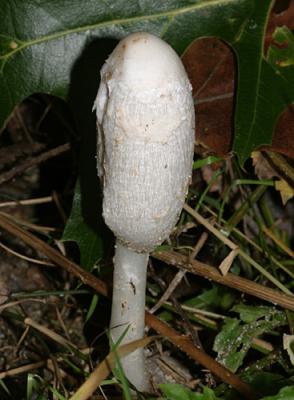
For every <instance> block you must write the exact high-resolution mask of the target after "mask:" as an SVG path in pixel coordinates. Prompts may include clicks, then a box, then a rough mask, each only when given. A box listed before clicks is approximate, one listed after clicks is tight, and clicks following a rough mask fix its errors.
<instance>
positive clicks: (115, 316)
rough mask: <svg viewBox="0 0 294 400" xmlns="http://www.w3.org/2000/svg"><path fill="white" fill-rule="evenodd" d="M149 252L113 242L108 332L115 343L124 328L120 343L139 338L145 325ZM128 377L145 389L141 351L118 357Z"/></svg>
mask: <svg viewBox="0 0 294 400" xmlns="http://www.w3.org/2000/svg"><path fill="white" fill-rule="evenodd" d="M148 258H149V254H148V253H136V252H134V251H133V250H130V249H128V248H127V247H125V246H124V245H123V244H121V243H120V242H119V241H117V242H116V248H115V256H114V273H113V294H112V309H111V321H110V331H111V337H112V340H113V342H114V343H116V342H117V341H118V340H119V338H120V337H121V336H122V335H123V333H124V332H125V331H126V329H127V332H126V333H125V335H124V337H123V339H122V342H121V344H125V343H128V342H131V341H133V340H137V339H142V338H143V336H144V326H145V291H146V275H147V264H148ZM121 364H122V367H123V370H124V373H125V375H126V377H127V378H128V380H129V381H130V382H131V383H132V384H133V385H134V386H135V387H136V388H137V389H138V390H140V391H144V390H146V389H147V386H148V385H147V379H146V372H145V363H144V350H143V348H140V349H138V350H135V351H134V352H132V353H131V354H129V355H128V356H126V357H124V358H122V359H121Z"/></svg>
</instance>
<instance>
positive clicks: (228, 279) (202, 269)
mask: <svg viewBox="0 0 294 400" xmlns="http://www.w3.org/2000/svg"><path fill="white" fill-rule="evenodd" d="M152 257H153V258H156V259H158V260H161V261H164V262H165V263H167V264H169V265H173V266H176V267H181V268H184V269H186V270H187V271H189V272H191V273H193V274H195V275H200V276H202V277H204V278H206V279H208V280H212V281H214V282H217V283H220V284H221V285H225V286H228V287H230V288H232V289H236V290H239V291H240V292H244V293H247V294H250V295H252V296H255V297H258V298H260V299H262V300H266V301H269V302H270V303H273V304H274V305H279V306H281V307H285V308H288V309H289V310H292V311H294V296H289V295H287V294H284V293H282V292H278V291H276V290H274V289H270V288H267V287H265V286H262V285H259V284H258V283H255V282H252V281H250V280H249V279H246V278H241V277H239V276H237V275H233V274H231V273H228V274H227V275H226V276H223V275H222V274H221V273H220V272H219V271H218V270H217V269H216V268H215V267H212V266H210V265H208V264H204V263H201V262H199V261H191V260H189V258H188V257H187V256H184V255H181V254H179V253H175V252H155V253H153V254H152Z"/></svg>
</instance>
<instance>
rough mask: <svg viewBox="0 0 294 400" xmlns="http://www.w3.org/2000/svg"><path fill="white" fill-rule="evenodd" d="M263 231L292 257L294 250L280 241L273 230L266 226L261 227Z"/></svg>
mask: <svg viewBox="0 0 294 400" xmlns="http://www.w3.org/2000/svg"><path fill="white" fill-rule="evenodd" d="M262 230H263V232H264V233H265V234H266V235H267V236H268V237H269V238H271V239H272V241H273V242H274V243H275V244H276V245H278V246H279V247H280V248H281V249H282V250H283V251H284V252H285V253H286V254H288V256H290V257H291V258H294V251H293V250H291V249H290V248H289V247H288V246H287V245H286V244H285V243H284V242H282V241H281V240H280V239H278V238H277V237H276V236H275V234H274V233H273V231H271V230H270V229H269V228H267V227H266V226H263V227H262Z"/></svg>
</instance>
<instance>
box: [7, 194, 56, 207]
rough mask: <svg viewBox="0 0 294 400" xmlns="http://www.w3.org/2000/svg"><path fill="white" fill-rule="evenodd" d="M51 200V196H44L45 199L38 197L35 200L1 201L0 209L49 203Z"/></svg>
mask: <svg viewBox="0 0 294 400" xmlns="http://www.w3.org/2000/svg"><path fill="white" fill-rule="evenodd" d="M52 200H53V198H52V196H46V197H38V198H35V199H25V200H13V201H2V202H1V203H0V208H2V207H18V206H32V205H35V204H45V203H51V202H52Z"/></svg>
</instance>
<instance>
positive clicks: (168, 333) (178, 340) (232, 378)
mask: <svg viewBox="0 0 294 400" xmlns="http://www.w3.org/2000/svg"><path fill="white" fill-rule="evenodd" d="M0 226H1V227H2V228H3V229H5V230H6V231H7V232H9V233H11V234H12V235H15V236H17V237H18V238H20V239H21V240H23V241H24V242H25V243H26V244H27V245H29V246H30V247H32V248H34V249H35V250H38V251H41V252H42V253H43V254H45V255H46V256H47V257H48V258H49V259H51V260H52V261H54V262H55V263H56V264H57V265H59V266H60V267H62V268H64V269H65V270H66V271H68V272H69V273H71V274H72V275H74V276H76V277H77V278H79V279H80V280H81V281H82V282H83V283H84V284H86V285H88V286H90V287H91V288H93V289H94V290H96V291H97V292H98V293H99V294H101V295H103V296H109V294H110V293H109V289H108V288H107V285H106V284H105V282H103V281H101V280H100V279H98V278H96V277H95V276H94V275H92V274H90V273H89V272H87V271H85V270H83V269H82V268H81V267H80V266H79V265H77V264H75V263H73V262H72V261H70V260H68V259H67V258H66V257H64V256H63V255H62V254H60V253H59V252H58V251H57V250H55V249H53V248H52V247H51V246H49V245H48V244H46V243H44V242H43V241H42V240H40V239H39V238H37V237H35V236H34V235H32V234H31V233H29V232H27V231H25V230H24V229H22V228H20V227H19V226H17V225H16V224H14V223H13V222H11V221H10V220H9V219H8V218H7V217H5V216H3V215H2V214H0ZM224 278H226V277H224ZM284 296H285V295H284ZM287 297H289V296H287ZM291 300H292V299H291ZM293 309H294V305H293ZM145 319H146V323H147V324H148V325H149V326H150V327H151V328H153V329H154V330H156V331H157V332H158V333H160V334H161V335H162V336H163V337H166V338H167V339H168V340H169V341H171V343H173V344H175V345H176V346H178V347H180V348H181V349H182V350H183V351H184V352H185V353H186V354H187V355H188V356H189V357H191V358H192V359H193V360H195V361H197V362H198V363H200V364H201V365H203V366H204V367H205V368H208V369H209V370H211V371H212V372H213V373H214V374H215V375H216V376H218V377H219V378H220V379H221V380H222V381H223V382H225V383H227V384H229V385H231V386H232V387H234V388H235V389H236V390H237V391H238V392H240V393H242V394H243V395H244V396H245V398H246V399H248V400H253V399H255V397H256V396H255V395H254V393H253V392H252V390H251V387H250V385H248V384H246V383H245V382H243V381H242V380H241V379H240V378H239V377H238V376H237V375H235V374H233V373H231V372H230V371H229V370H228V369H226V368H225V367H224V366H223V365H221V364H220V363H218V362H217V361H215V360H214V359H213V358H211V357H209V356H208V355H207V354H206V353H205V352H204V351H202V350H199V349H197V348H196V347H195V346H194V345H193V343H192V341H191V340H190V339H188V338H184V337H183V336H182V335H181V334H180V333H178V332H177V331H175V330H174V329H172V328H170V327H168V326H167V325H166V324H164V323H163V322H161V321H160V320H159V319H158V318H156V317H155V316H154V315H152V314H149V313H148V312H145Z"/></svg>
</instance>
